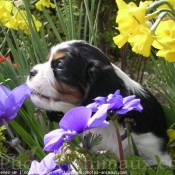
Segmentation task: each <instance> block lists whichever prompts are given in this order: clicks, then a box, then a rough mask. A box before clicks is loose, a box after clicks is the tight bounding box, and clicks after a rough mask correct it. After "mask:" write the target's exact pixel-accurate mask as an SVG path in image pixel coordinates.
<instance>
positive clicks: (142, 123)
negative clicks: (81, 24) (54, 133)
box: [52, 42, 168, 151]
mask: <svg viewBox="0 0 175 175" xmlns="http://www.w3.org/2000/svg"><path fill="white" fill-rule="evenodd" d="M59 51H63V52H64V53H65V54H66V55H65V56H64V58H63V59H62V60H61V61H62V64H63V69H61V70H58V69H57V65H58V63H57V60H53V61H52V68H53V71H54V75H55V77H56V79H57V80H58V81H61V82H64V83H66V84H68V85H71V86H74V87H77V89H78V90H79V91H80V92H81V93H82V95H83V96H84V98H83V99H82V102H81V104H80V105H83V106H86V105H88V104H89V103H92V102H93V99H94V98H96V97H98V96H107V95H109V94H110V93H114V92H115V91H116V90H117V89H120V92H121V95H122V96H123V97H125V96H128V95H132V94H135V93H133V92H132V91H131V90H128V88H127V87H126V86H125V84H124V81H123V80H122V79H121V78H120V77H119V76H118V75H117V74H116V72H115V71H114V68H113V67H112V66H111V64H110V62H109V60H108V58H107V57H106V56H105V55H104V54H103V53H102V52H101V51H100V50H99V49H97V48H96V47H93V46H92V45H89V44H87V43H85V42H75V43H72V44H71V45H70V46H69V47H68V48H66V49H63V50H59ZM59 61H60V59H59ZM88 86H89V87H90V88H89V92H88V94H86V93H85V90H84V87H88ZM141 91H142V93H139V92H138V93H137V92H136V94H135V95H136V97H137V98H140V99H141V105H142V106H143V111H142V112H141V113H140V112H137V111H131V112H129V113H127V115H124V116H122V117H121V118H120V123H121V124H122V123H123V122H124V119H125V118H130V119H134V121H135V125H131V127H132V131H133V132H135V133H138V134H139V133H147V132H152V133H154V134H155V135H156V136H158V137H161V138H163V141H164V142H163V143H162V146H161V149H162V151H163V150H165V149H166V144H167V142H168V136H167V134H166V129H167V128H166V120H165V116H164V112H163V110H162V107H161V105H160V104H159V103H158V101H157V99H156V98H155V97H154V96H153V95H152V94H151V93H150V92H149V91H148V90H146V89H143V90H141ZM55 115H56V113H55ZM52 116H53V113H52Z"/></svg>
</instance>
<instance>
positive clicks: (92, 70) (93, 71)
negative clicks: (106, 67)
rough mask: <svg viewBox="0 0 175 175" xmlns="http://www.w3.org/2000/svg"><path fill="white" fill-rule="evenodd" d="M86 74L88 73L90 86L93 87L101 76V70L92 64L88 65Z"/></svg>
mask: <svg viewBox="0 0 175 175" xmlns="http://www.w3.org/2000/svg"><path fill="white" fill-rule="evenodd" d="M86 72H87V80H88V82H89V84H90V85H93V84H94V83H95V81H96V80H97V79H98V78H99V76H100V74H101V73H100V72H101V71H100V68H99V67H98V66H95V65H93V64H92V63H91V64H90V65H88V67H87V71H86Z"/></svg>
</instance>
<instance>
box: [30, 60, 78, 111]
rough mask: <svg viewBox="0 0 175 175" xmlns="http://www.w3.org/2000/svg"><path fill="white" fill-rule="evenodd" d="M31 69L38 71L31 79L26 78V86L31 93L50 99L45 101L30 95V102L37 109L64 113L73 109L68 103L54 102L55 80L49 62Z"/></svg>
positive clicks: (55, 94) (40, 97)
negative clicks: (37, 93)
mask: <svg viewBox="0 0 175 175" xmlns="http://www.w3.org/2000/svg"><path fill="white" fill-rule="evenodd" d="M33 69H35V70H36V71H38V73H37V74H36V75H35V77H33V78H31V79H29V77H28V79H27V85H28V86H29V87H30V88H31V89H32V90H33V91H35V92H39V93H40V94H42V95H45V96H47V97H50V99H46V98H43V97H42V96H40V95H31V100H32V102H33V103H34V104H35V105H36V106H37V107H39V108H42V109H46V110H53V111H62V112H64V113H66V112H67V111H69V110H70V109H72V108H74V107H75V105H72V104H69V103H65V102H62V101H54V98H55V97H56V96H57V93H58V92H57V91H56V90H55V88H54V87H53V85H54V83H55V78H54V75H53V71H52V69H51V66H50V61H48V62H46V63H44V64H38V65H36V66H35V67H34V68H33Z"/></svg>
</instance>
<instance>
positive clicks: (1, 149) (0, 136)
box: [0, 126, 7, 155]
mask: <svg viewBox="0 0 175 175" xmlns="http://www.w3.org/2000/svg"><path fill="white" fill-rule="evenodd" d="M5 129H6V128H5V126H1V127H0V155H1V154H2V153H6V152H7V149H6V148H5V146H4V144H3V142H4V141H5V140H6V138H5V136H4V134H3V131H4V130H5Z"/></svg>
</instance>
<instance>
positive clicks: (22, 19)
mask: <svg viewBox="0 0 175 175" xmlns="http://www.w3.org/2000/svg"><path fill="white" fill-rule="evenodd" d="M12 14H13V18H12V19H10V20H9V21H8V23H6V24H5V26H6V27H8V28H13V29H14V30H18V29H21V30H23V31H24V33H26V34H30V33H31V31H30V28H29V25H28V21H27V16H26V11H25V10H18V9H17V8H16V7H14V8H13V10H12ZM32 18H33V22H34V23H35V27H36V30H37V31H39V29H40V27H41V26H42V24H41V22H39V21H38V20H36V18H35V17H34V16H33V15H32Z"/></svg>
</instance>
